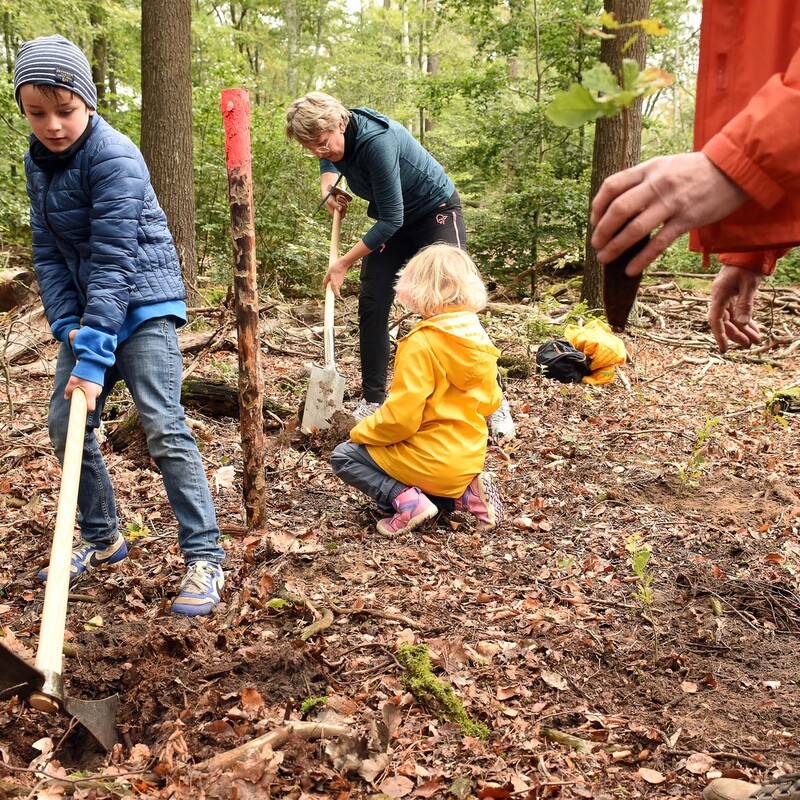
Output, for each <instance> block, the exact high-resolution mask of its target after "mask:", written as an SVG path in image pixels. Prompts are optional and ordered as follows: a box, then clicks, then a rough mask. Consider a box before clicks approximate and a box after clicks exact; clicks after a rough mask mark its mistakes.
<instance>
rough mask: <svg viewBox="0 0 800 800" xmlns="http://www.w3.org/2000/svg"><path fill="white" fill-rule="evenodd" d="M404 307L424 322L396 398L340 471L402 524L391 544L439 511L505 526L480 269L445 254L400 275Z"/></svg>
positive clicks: (408, 347)
mask: <svg viewBox="0 0 800 800" xmlns="http://www.w3.org/2000/svg"><path fill="white" fill-rule="evenodd" d="M395 290H396V296H397V300H398V301H399V302H400V303H402V304H403V305H404V306H406V307H407V308H409V309H410V310H412V311H414V312H416V313H418V314H420V315H421V316H422V317H423V320H422V322H420V323H419V324H418V325H417V326H416V327H415V328H414V329H413V330H412V331H411V333H409V334H408V335H407V336H405V337H403V338H402V339H401V340H400V342H399V344H398V347H397V355H396V357H395V366H394V380H393V381H392V388H391V390H390V391H389V396H388V397H387V398H386V400H385V401H384V403H383V405H382V406H381V407H380V408H379V409H378V410H377V411H376V412H375V413H374V414H373V415H372V416H370V417H367V418H366V419H363V420H361V422H359V423H358V424H357V425H356V426H355V427H354V428H353V429H352V430H351V431H350V441H348V442H345V443H344V444H340V445H339V446H338V447H336V449H335V450H334V451H333V454H332V456H331V464H332V466H333V471H334V473H335V474H336V475H338V476H339V477H340V478H341V479H342V480H343V481H344V482H345V483H347V484H349V485H350V486H354V487H355V488H357V489H359V490H360V491H362V492H364V493H365V494H367V495H369V496H370V497H372V498H373V499H374V500H375V501H376V502H377V504H378V507H379V508H380V510H381V511H382V512H384V513H387V514H392V513H393V512H394V516H392V517H391V518H389V519H383V520H381V521H380V522H379V523H378V531H379V532H380V533H382V534H384V535H387V536H394V535H396V534H400V533H405V532H407V531H410V530H413V529H414V528H416V527H417V526H419V525H420V524H422V523H423V522H425V521H426V520H428V519H431V518H432V517H435V516H436V514H437V513H438V512H439V511H445V512H448V511H453V510H455V511H467V512H469V513H471V514H472V515H474V516H475V517H477V519H478V522H479V523H480V528H481V530H489V529H491V528H494V527H495V526H496V525H498V524H499V523H500V522H501V521H502V519H503V506H502V503H501V501H500V494H499V492H498V490H497V488H496V487H495V485H494V483H493V481H492V478H491V476H490V475H489V474H488V473H485V472H483V466H484V460H485V458H486V444H487V440H488V432H487V427H486V417H488V416H489V415H490V414H491V413H492V412H493V411H495V410H496V409H497V408H498V407H499V406H500V403H501V401H502V392H501V389H500V386H499V385H498V383H497V357H498V356H499V355H500V352H499V350H497V349H496V348H495V347H494V346H493V345H492V343H491V341H490V339H489V336H488V334H487V333H486V331H485V330H484V329H483V326H482V325H481V323H480V321H479V319H478V317H477V315H476V312H477V311H480V310H481V309H482V308H483V307H484V306H485V305H486V302H487V297H486V289H485V287H484V285H483V281H482V280H481V277H480V275H479V274H478V270H477V268H476V267H475V264H474V263H473V261H472V259H471V258H470V257H469V256H468V255H467V254H466V253H465V252H464V251H463V250H460V249H459V248H457V247H454V246H452V245H445V244H437V245H432V246H430V247H427V248H425V249H424V250H422V251H421V252H420V253H418V254H417V255H416V256H414V257H413V258H412V259H411V260H410V261H409V262H408V264H407V265H406V266H405V267H404V268H403V270H402V271H401V272H400V276H399V278H398V280H397V285H396V287H395Z"/></svg>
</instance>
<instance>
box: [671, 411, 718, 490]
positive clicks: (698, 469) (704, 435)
mask: <svg viewBox="0 0 800 800" xmlns="http://www.w3.org/2000/svg"><path fill="white" fill-rule="evenodd" d="M721 421H722V417H711V418H710V419H707V420H706V421H705V422H704V423H703V424H702V425H701V426H700V427H699V428H698V429H697V431H696V437H697V438H696V439H695V444H694V446H693V447H692V452H691V453H690V454H689V457H688V458H687V459H686V461H685V462H684V463H683V464H680V463H677V462H676V463H674V464H673V466H674V467H675V471H676V473H677V475H678V479H679V480H680V490H679V494H684V493H685V492H687V491H688V490H690V489H696V488H697V487H698V486H699V485H700V478H701V477H702V475H703V472H705V469H706V448H707V443H708V441H709V439H710V438H711V437H712V435H713V432H714V428H715V427H716V426H717V425H719V423H720V422H721Z"/></svg>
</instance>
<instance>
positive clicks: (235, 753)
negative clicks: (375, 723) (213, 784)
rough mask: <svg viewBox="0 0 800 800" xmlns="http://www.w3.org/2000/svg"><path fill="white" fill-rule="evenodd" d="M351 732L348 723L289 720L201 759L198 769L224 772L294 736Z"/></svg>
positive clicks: (322, 736)
mask: <svg viewBox="0 0 800 800" xmlns="http://www.w3.org/2000/svg"><path fill="white" fill-rule="evenodd" d="M349 733H350V729H349V728H348V727H347V726H346V725H324V724H322V725H321V724H320V723H318V722H288V723H287V724H286V725H284V726H283V727H282V728H276V729H275V730H273V731H270V732H269V733H265V734H264V735H263V736H259V737H258V738H257V739H252V740H251V741H249V742H245V743H244V744H241V745H239V746H238V747H234V748H233V750H227V751H226V752H224V753H219V754H218V755H216V756H213V757H212V758H209V759H206V760H205V761H201V762H200V763H199V764H197V765H196V766H197V768H198V769H202V770H208V771H209V772H217V771H219V772H222V771H224V770H226V769H228V768H230V767H232V766H233V765H234V764H236V763H237V762H239V761H244V760H246V759H247V758H248V757H249V756H251V755H253V754H254V753H255V752H256V751H258V750H261V749H262V748H263V747H267V746H269V747H270V748H272V749H273V750H277V749H278V748H279V747H282V746H283V745H284V744H286V742H288V741H289V739H290V738H291V737H292V736H296V737H297V738H298V739H304V740H305V741H313V740H315V739H333V738H334V737H336V736H346V735H347V734H349Z"/></svg>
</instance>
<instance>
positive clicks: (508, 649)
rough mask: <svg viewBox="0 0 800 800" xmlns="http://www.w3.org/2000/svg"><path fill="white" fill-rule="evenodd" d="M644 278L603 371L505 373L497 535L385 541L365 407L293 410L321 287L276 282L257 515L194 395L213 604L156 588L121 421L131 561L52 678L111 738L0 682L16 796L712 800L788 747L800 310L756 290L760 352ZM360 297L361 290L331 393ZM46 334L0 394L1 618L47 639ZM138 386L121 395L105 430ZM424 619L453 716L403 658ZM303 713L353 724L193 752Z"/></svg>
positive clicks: (532, 327)
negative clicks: (715, 330) (212, 530)
mask: <svg viewBox="0 0 800 800" xmlns="http://www.w3.org/2000/svg"><path fill="white" fill-rule="evenodd" d="M789 297H790V299H791V297H792V293H791V292H790V293H789ZM794 297H795V300H796V298H797V293H794ZM573 299H574V298H573ZM643 300H644V304H643V306H642V311H641V312H640V313H641V317H640V319H639V321H638V322H637V323H636V324H634V325H633V326H632V328H631V330H630V331H629V332H628V333H625V334H623V339H624V341H625V343H626V345H627V348H628V351H629V356H630V361H629V363H628V364H627V365H626V366H625V367H624V368H623V369H622V370H621V371H619V372H618V373H617V376H616V377H615V379H614V381H613V382H612V383H610V384H607V385H605V386H599V387H594V386H589V385H586V384H583V385H562V384H559V383H555V382H553V381H551V380H548V379H547V378H545V377H541V376H536V375H532V376H530V377H527V378H510V379H509V380H508V386H507V397H508V399H509V401H510V405H511V409H512V412H513V415H514V420H515V423H516V437H515V438H513V439H510V440H501V441H497V442H492V443H490V447H489V451H488V455H487V462H486V466H487V469H488V470H490V471H491V472H492V473H493V474H494V476H495V480H496V483H497V484H498V486H499V487H500V488H501V490H502V493H503V496H504V501H505V512H506V518H505V521H504V522H503V524H502V525H501V526H500V527H499V528H498V529H497V530H494V531H491V532H489V533H481V532H479V531H478V530H477V529H476V525H475V521H474V520H473V519H472V518H469V517H461V516H457V515H453V516H451V517H449V518H443V517H440V518H438V519H436V520H434V521H432V522H431V523H429V524H428V526H427V527H425V528H423V529H421V530H419V531H416V532H414V533H413V534H409V535H403V536H399V537H397V538H394V539H386V538H383V537H381V536H379V535H378V534H377V532H376V529H375V523H376V521H377V519H378V516H377V513H376V509H375V508H374V506H373V504H372V503H371V502H370V501H369V500H368V499H367V498H365V497H364V496H362V495H360V494H359V493H358V492H356V491H355V490H352V489H350V488H348V487H346V486H344V485H343V484H341V483H340V482H339V481H338V480H337V479H336V478H335V477H334V476H333V475H332V473H331V469H330V465H329V456H330V452H331V450H332V448H333V447H334V446H335V445H336V444H337V443H338V442H340V441H343V440H344V439H346V438H347V432H348V430H349V427H350V424H351V420H350V418H349V415H347V414H341V415H338V416H337V417H336V419H335V424H334V426H333V428H332V429H331V430H329V431H325V432H321V433H313V434H309V435H306V434H302V433H300V432H299V430H298V429H297V421H296V412H297V409H298V407H299V406H300V404H301V402H302V397H303V392H304V387H305V373H304V368H305V364H306V363H307V362H310V361H314V360H319V358H320V353H321V343H320V339H319V336H318V322H317V321H315V320H314V319H313V317H314V315H315V314H317V315H318V317H317V320H318V319H321V309H319V308H316V309H314V308H312V309H311V312H309V313H311V318H312V319H311V321H310V322H309V321H308V319H307V317H308V314H307V313H306V315H305V316H304V315H302V314H300V313H299V312H298V311H297V309H295V308H293V307H292V306H290V305H284V306H280V307H279V306H277V305H276V304H273V305H272V306H271V307H270V312H269V314H268V315H267V314H265V325H266V324H267V323H266V318H267V317H268V316H269V318H270V320H271V321H270V324H269V326H268V329H267V330H266V332H265V335H264V347H263V353H262V356H263V369H264V376H265V382H264V389H265V394H266V396H267V397H268V398H269V399H270V400H272V401H274V402H275V404H276V407H277V408H285V409H288V410H289V411H290V412H291V413H290V414H287V415H285V416H284V417H283V418H282V417H281V415H280V413H277V414H276V413H271V414H268V415H267V417H268V418H267V423H268V425H267V447H266V452H265V459H266V465H265V469H266V476H267V497H266V506H267V522H266V524H265V525H264V526H263V529H261V530H250V529H248V526H247V521H246V519H245V516H244V512H243V503H242V483H241V477H242V476H241V465H242V452H241V446H240V438H239V432H238V421H237V420H236V419H234V418H231V417H212V416H210V415H207V414H205V413H204V412H203V410H202V408H201V407H192V408H190V409H189V411H188V415H189V417H190V422H191V425H192V429H193V431H194V433H195V435H196V437H197V439H198V443H199V445H200V447H201V453H202V457H203V460H204V463H205V465H206V467H207V472H208V477H209V481H210V484H211V486H212V490H213V492H214V498H215V502H216V507H217V512H218V516H219V522H220V527H221V529H222V532H223V541H224V546H225V548H226V550H227V554H228V556H227V562H226V564H225V571H226V583H225V589H224V593H223V602H222V603H221V604H220V606H219V607H218V608H217V610H216V613H214V614H213V616H211V617H208V618H198V619H185V618H179V617H176V616H174V615H172V614H171V613H170V602H171V599H172V598H173V597H174V595H175V593H176V590H177V587H178V584H179V582H180V578H181V575H182V571H183V561H182V556H181V554H180V551H179V549H178V544H177V535H176V525H175V521H174V518H173V516H172V513H171V511H170V507H169V504H168V502H167V500H166V495H165V492H164V487H163V484H162V482H161V479H160V476H159V474H158V472H157V470H156V468H155V466H154V465H153V464H152V463H151V462H150V461H149V459H148V458H147V456H146V455H145V454H144V453H143V451H142V449H141V448H138V447H135V446H133V445H130V446H123V447H122V448H121V449H114V447H112V444H111V441H110V439H107V440H106V442H105V444H104V445H103V447H104V452H105V454H106V456H107V460H108V464H109V467H110V471H111V474H112V477H113V479H114V482H115V485H116V487H117V492H118V494H117V497H118V504H119V509H118V510H119V515H120V519H121V526H122V530H123V533H124V534H125V536H126V538H127V540H128V546H129V548H130V558H129V559H127V560H126V561H125V562H123V563H122V564H120V565H118V566H116V567H113V568H102V569H100V570H98V571H97V572H95V573H92V574H91V575H89V576H88V577H86V578H84V579H82V580H81V581H80V582H79V583H78V584H76V585H74V586H73V588H72V590H71V591H72V594H71V598H70V603H69V609H68V619H67V640H66V643H65V659H64V679H65V685H66V690H67V692H68V693H69V694H70V695H72V696H77V697H82V698H85V699H100V698H104V697H108V696H110V695H113V694H118V695H119V698H120V707H119V712H118V716H117V729H118V733H119V740H120V741H119V744H118V745H117V746H116V747H115V748H114V749H113V750H112V751H111V752H110V753H105V752H104V751H103V750H102V749H101V748H99V747H98V746H97V745H96V744H94V742H93V741H92V740H91V739H90V738H89V737H88V736H87V735H86V733H85V732H84V731H83V730H82V728H81V727H80V726H75V725H71V724H70V720H69V719H68V718H67V717H66V716H48V715H45V714H43V713H40V712H38V711H34V710H32V709H30V708H29V707H28V706H27V705H26V704H25V703H24V702H22V701H20V700H19V699H18V698H8V699H5V700H2V701H0V759H1V760H2V764H0V797H3V796H23V797H25V796H30V797H37V796H41V797H56V796H60V795H61V794H63V793H67V794H71V795H73V796H75V797H118V796H122V795H125V794H130V793H137V794H139V795H140V796H143V797H180V798H183V797H186V798H217V797H220V798H221V797H226V798H227V797H236V798H250V797H253V798H255V797H267V796H271V797H287V798H288V797H291V798H298V799H299V798H309V797H325V798H328V797H330V798H338V799H340V800H344V798H348V797H352V798H358V797H378V796H384V797H386V796H388V797H395V798H400V797H423V798H428V797H436V798H456V800H466V798H469V797H479V798H508V797H519V798H531V799H534V798H596V799H597V800H611V798H614V800H627V799H628V798H640V797H642V798H698V799H699V797H700V792H701V791H702V788H703V787H704V786H705V785H706V783H707V782H708V780H709V779H711V778H713V777H715V776H719V775H722V774H724V775H731V776H734V777H736V776H739V777H747V778H749V779H752V780H763V779H764V778H766V777H769V776H771V775H773V774H776V773H779V772H782V771H789V770H791V769H792V768H794V769H798V768H800V668H799V667H798V664H800V657H799V655H800V638H799V637H800V595H799V594H798V592H799V591H800V579H799V578H798V575H799V574H800V435H799V434H800V418H798V415H797V413H795V412H796V411H797V406H796V405H795V407H794V408H793V407H792V405H791V403H786V404H784V405H781V404H780V403H777V402H774V397H773V395H774V393H775V392H776V391H777V390H780V389H783V388H785V387H788V386H791V385H793V384H797V382H798V380H800V347H798V346H797V344H798V342H800V316H798V311H797V309H798V307H800V304H797V303H795V305H794V306H792V303H791V302H788V303H787V304H784V305H776V302H775V294H774V292H773V293H772V294H768V293H762V294H761V295H760V296H759V312H758V318H759V319H760V320H761V321H762V322H763V323H765V324H769V326H770V327H769V330H768V336H767V338H766V339H765V344H764V346H762V347H761V348H757V349H756V350H754V351H750V352H748V353H743V352H741V351H739V352H734V353H733V354H732V355H728V356H725V357H721V356H720V355H719V353H718V352H717V351H716V350H715V349H714V348H713V346H712V342H711V339H710V336H709V334H708V329H707V326H706V324H705V321H704V319H703V309H704V307H705V302H704V297H703V295H702V293H699V294H698V295H697V296H694V295H692V294H690V293H687V292H685V291H677V290H676V289H675V288H674V287H671V286H670V285H667V286H666V288H665V286H663V285H662V286H659V287H652V286H651V287H650V288H649V289H647V287H645V291H644V294H643ZM569 309H570V305H569V304H568V303H565V305H563V306H562V307H561V308H560V310H558V309H557V313H566V312H567V311H568V310H569ZM551 311H552V309H551ZM306 312H308V309H306ZM220 313H221V314H222V315H223V316H224V315H225V314H227V315H228V316H229V317H230V312H226V311H225V310H224V309H222V310H220V312H219V313H217V314H216V316H214V318H213V319H214V320H216V321H214V322H213V323H208V322H205V324H206V325H209V324H213V325H217V324H218V320H219V314H220ZM555 319H556V317H554V320H555ZM276 320H277V321H278V324H276ZM356 320H357V316H356V312H355V309H354V308H353V307H352V301H349V302H348V305H347V308H346V311H345V312H344V314H343V315H342V316H341V318H337V348H338V353H339V369H340V371H342V372H343V373H344V374H345V375H346V377H347V381H348V395H347V396H346V404H345V405H346V408H352V407H353V405H354V404H355V401H356V400H357V385H358V361H357V353H356V349H355V341H356V338H357V337H356V327H355V326H356ZM231 322H232V321H231ZM412 322H413V320H406V321H404V322H403V323H402V326H401V328H402V330H408V326H409V325H410V324H411V323H412ZM547 322H548V319H547V318H543V317H542V316H541V312H540V311H537V310H536V309H535V308H534V307H533V306H526V305H520V304H515V303H502V302H498V303H494V304H492V306H491V307H490V311H489V313H487V314H486V316H485V323H486V326H487V328H488V329H489V331H490V333H491V335H492V336H493V338H494V340H495V342H496V343H497V345H498V346H499V347H500V348H501V349H502V350H503V352H504V354H506V355H515V356H518V357H520V361H521V362H522V363H525V362H527V363H530V361H531V360H532V358H533V353H534V352H535V348H536V346H537V344H538V343H539V342H541V341H543V340H544V339H545V338H547V335H548V333H550V332H552V333H556V332H557V330H558V329H557V328H556V327H548V325H547ZM203 324H204V319H203V318H202V317H198V318H197V320H196V321H195V322H194V323H193V330H194V331H195V332H196V331H198V330H200V329H201V328H202V326H203ZM224 342H225V339H224V337H217V346H218V347H223V348H224ZM55 352H56V350H55V345H53V344H46V345H45V346H44V347H43V349H41V351H39V352H37V353H36V354H35V358H36V359H37V360H34V357H33V356H34V354H32V356H31V359H30V360H31V362H32V363H31V364H25V363H19V360H17V362H16V363H14V364H11V365H9V364H6V380H5V381H4V383H3V385H2V389H0V415H2V418H1V419H0V423H1V424H2V438H1V439H0V464H2V469H1V472H0V502H2V504H3V519H2V522H0V630H2V633H3V637H2V639H1V640H0V643H2V644H4V645H5V646H6V647H7V648H8V649H10V650H13V651H14V652H16V653H18V654H19V655H21V656H22V657H24V658H27V659H29V660H30V661H31V662H32V661H33V659H34V657H35V651H36V647H37V644H38V626H39V619H40V614H41V610H42V600H43V590H42V587H41V586H40V584H38V582H37V580H36V574H37V572H38V570H39V569H40V568H41V567H42V566H44V565H46V563H47V560H48V557H49V542H50V534H51V532H52V527H53V521H54V518H55V511H56V503H57V499H58V482H59V474H60V473H59V468H58V464H57V462H56V460H55V458H54V456H53V454H52V450H51V448H50V444H49V440H48V435H47V430H46V411H47V402H48V396H49V390H50V377H49V376H48V374H47V372H48V364H49V365H52V359H53V358H54V356H55ZM195 359H196V360H197V363H194V362H193V371H194V377H205V378H208V379H213V380H223V381H227V382H229V383H232V385H234V386H235V384H236V378H235V375H236V359H237V356H236V353H235V351H234V350H232V349H217V347H215V348H210V349H207V350H206V351H201V353H200V355H199V356H197V357H195ZM189 360H190V359H189V357H187V363H188V361H189ZM23 361H24V359H23ZM50 369H51V366H50ZM130 409H131V402H130V398H129V396H128V395H127V393H126V392H125V391H123V390H120V391H118V392H116V393H115V395H114V398H113V402H112V403H111V404H110V407H109V410H108V414H107V417H108V419H107V421H106V423H105V425H104V432H105V434H106V436H107V437H108V436H109V435H110V434H112V433H113V431H114V429H115V427H116V426H117V425H119V423H120V421H121V420H122V419H124V418H125V416H126V414H127V413H128V411H130ZM279 423H280V424H279ZM314 623H317V624H316V625H314V627H313V628H309V626H311V625H313V624H314ZM410 645H424V646H425V647H426V648H427V652H428V654H429V655H430V659H431V663H432V667H433V674H434V675H435V676H436V678H438V679H439V681H440V683H439V684H438V685H439V686H440V687H441V686H444V687H450V688H451V689H452V690H453V692H454V696H455V698H457V700H458V701H460V704H461V705H462V706H463V709H464V711H465V712H466V716H464V717H462V719H461V720H460V721H459V720H458V719H456V715H455V714H454V713H453V712H454V711H457V710H458V709H457V708H456V707H455V706H453V705H452V704H451V705H450V706H449V707H448V708H449V711H448V710H447V709H445V707H444V706H442V705H441V704H440V702H438V701H436V700H435V699H433V698H432V697H431V696H430V695H428V696H427V697H426V696H425V695H423V694H422V692H421V691H420V688H419V686H418V685H417V684H414V683H413V682H412V681H411V679H410V678H411V673H410V672H409V669H408V661H407V659H406V658H405V657H404V654H405V655H407V654H408V653H409V652H417V653H418V652H420V650H411V649H409V646H410ZM294 721H306V722H314V721H316V722H319V723H320V724H321V725H322V724H325V725H333V726H338V728H337V729H336V730H337V731H338V733H339V735H338V736H322V738H319V737H318V736H316V735H315V734H313V733H312V734H309V733H308V730H309V727H306V728H304V729H303V730H304V731H305V733H303V734H301V733H296V734H294V735H291V736H290V737H289V738H288V740H287V741H281V742H278V741H275V742H273V744H274V747H273V746H270V745H269V744H267V745H264V746H262V747H260V748H256V749H255V750H253V751H251V752H250V753H249V755H248V754H245V755H242V756H240V757H237V758H235V759H234V761H233V763H231V764H227V765H225V766H223V767H219V766H218V765H217V766H215V763H217V764H218V763H219V762H212V763H211V764H209V763H208V760H209V759H212V758H214V757H216V756H220V755H221V754H224V753H226V752H227V751H230V750H232V749H233V748H235V747H238V746H239V745H242V744H245V743H247V742H249V741H252V740H253V739H255V738H257V737H260V736H263V735H265V734H267V733H269V732H271V731H277V730H281V729H283V728H285V727H286V725H287V723H290V722H294ZM470 723H474V724H470ZM313 727H314V726H313V725H312V726H310V728H311V729H313ZM320 730H321V729H320ZM484 734H485V735H484ZM48 775H49V776H50V777H48ZM77 777H80V778H81V781H78V782H76V780H77ZM45 787H48V788H45ZM37 792H45V793H44V794H38V795H37Z"/></svg>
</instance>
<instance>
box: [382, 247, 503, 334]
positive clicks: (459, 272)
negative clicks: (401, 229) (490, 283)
mask: <svg viewBox="0 0 800 800" xmlns="http://www.w3.org/2000/svg"><path fill="white" fill-rule="evenodd" d="M395 292H396V294H397V299H398V301H399V302H401V303H402V304H403V305H404V306H406V308H409V309H410V310H411V311H415V312H416V313H417V314H420V315H421V316H423V317H425V318H427V317H433V316H435V315H436V314H441V313H442V312H443V311H445V310H446V309H448V308H452V307H454V306H462V307H465V308H466V309H467V310H468V311H480V310H481V309H482V308H484V307H485V306H486V303H487V302H488V296H487V294H486V287H485V286H484V285H483V280H482V279H481V276H480V273H479V272H478V268H477V267H476V266H475V262H474V261H473V260H472V259H471V258H470V257H469V256H468V255H467V253H466V252H465V251H464V250H461V249H460V248H458V247H456V246H455V245H451V244H432V245H430V246H429V247H426V248H425V249H424V250H420V251H419V253H417V255H415V256H414V257H413V258H412V259H411V260H410V261H409V262H408V263H407V264H406V265H405V267H403V269H402V270H400V273H399V276H398V278H397V283H396V284H395Z"/></svg>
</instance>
